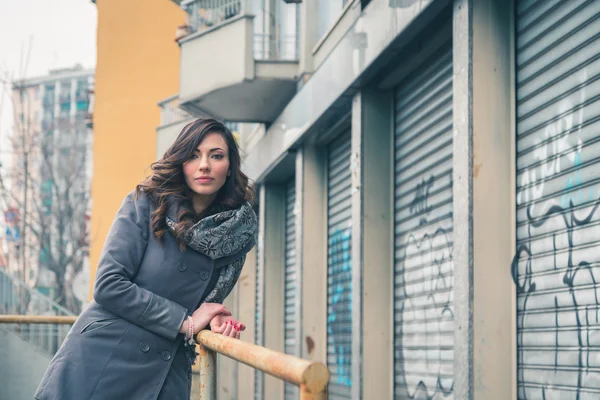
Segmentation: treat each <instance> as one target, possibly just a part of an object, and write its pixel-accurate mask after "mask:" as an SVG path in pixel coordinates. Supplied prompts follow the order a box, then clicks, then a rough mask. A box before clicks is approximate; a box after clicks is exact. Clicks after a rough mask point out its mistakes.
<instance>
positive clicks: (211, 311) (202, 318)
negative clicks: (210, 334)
mask: <svg viewBox="0 0 600 400" xmlns="http://www.w3.org/2000/svg"><path fill="white" fill-rule="evenodd" d="M216 315H224V316H229V315H231V313H230V312H229V310H227V308H225V307H224V306H223V305H222V304H219V303H202V304H201V305H200V307H198V309H197V310H196V311H194V313H193V314H192V320H193V321H194V335H196V334H197V333H198V332H200V331H201V330H202V329H204V328H205V327H206V326H207V325H208V323H209V322H210V321H211V320H212V319H213V318H214V317H215V316H216ZM188 328H189V327H188V319H187V318H186V319H185V320H184V321H183V324H182V325H181V328H180V329H179V332H181V333H186V332H187V330H188Z"/></svg>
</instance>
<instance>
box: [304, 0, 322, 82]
mask: <svg viewBox="0 0 600 400" xmlns="http://www.w3.org/2000/svg"><path fill="white" fill-rule="evenodd" d="M318 1H320V0H303V1H302V3H300V9H299V11H300V29H299V32H300V37H299V40H300V45H299V49H300V54H299V57H300V71H299V75H300V76H303V77H304V78H303V82H306V81H307V80H308V78H309V77H310V75H311V74H312V73H313V68H314V65H313V54H312V49H313V47H314V45H315V44H316V43H317V41H318V40H319V32H318V29H317V21H318V18H317V3H318Z"/></svg>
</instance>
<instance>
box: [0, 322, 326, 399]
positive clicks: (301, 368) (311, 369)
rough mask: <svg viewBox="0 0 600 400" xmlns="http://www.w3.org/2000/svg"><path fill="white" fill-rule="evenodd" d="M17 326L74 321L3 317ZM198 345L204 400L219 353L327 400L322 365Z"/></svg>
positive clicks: (214, 339)
mask: <svg viewBox="0 0 600 400" xmlns="http://www.w3.org/2000/svg"><path fill="white" fill-rule="evenodd" d="M15 323H18V324H32V325H39V324H64V325H65V326H67V327H68V326H69V325H72V324H74V323H75V317H74V316H68V317H42V316H33V315H28V316H24V315H0V327H2V324H15ZM196 341H197V343H198V344H199V347H200V356H199V357H198V363H199V368H200V382H199V386H200V399H202V400H216V398H217V353H219V354H221V355H224V356H226V357H229V358H231V359H233V360H235V361H237V362H241V363H243V364H246V365H248V366H250V367H251V368H254V369H256V370H260V371H262V372H264V373H267V374H269V375H271V376H274V377H275V378H277V379H280V380H283V381H285V382H287V383H291V384H293V385H296V386H298V387H299V388H300V400H325V399H327V384H328V382H329V376H330V374H329V370H328V369H327V367H326V366H325V365H324V364H323V363H319V362H311V361H308V360H303V359H301V358H298V357H294V356H291V355H288V354H283V353H280V352H277V351H273V350H270V349H267V348H265V347H261V346H257V345H254V344H251V343H248V342H244V341H241V340H239V339H233V338H230V337H227V336H223V335H221V334H218V333H214V332H210V331H202V332H200V333H199V334H198V335H197V336H196Z"/></svg>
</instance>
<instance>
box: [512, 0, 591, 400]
mask: <svg viewBox="0 0 600 400" xmlns="http://www.w3.org/2000/svg"><path fill="white" fill-rule="evenodd" d="M516 12H517V16H516V31H517V32H516V52H517V54H516V56H517V65H516V79H517V88H516V89H517V92H516V93H517V95H516V97H517V98H516V104H517V110H516V115H517V140H516V146H517V154H516V162H517V165H516V171H517V188H516V190H517V192H516V195H517V196H516V201H517V213H516V215H517V221H516V222H517V232H516V238H517V254H516V256H515V261H514V262H513V265H512V274H513V278H514V279H515V283H516V286H517V346H518V347H517V384H518V391H517V394H518V398H519V399H558V398H560V399H567V400H568V399H598V398H600V357H599V355H600V351H599V347H598V346H600V307H599V299H600V293H599V290H598V286H597V282H598V279H600V268H599V265H600V264H599V263H600V251H598V244H599V242H600V211H599V210H598V205H599V202H600V201H599V196H600V164H599V162H600V1H597V0H590V1H584V0H569V1H563V0H544V1H519V0H518V1H517V3H516Z"/></svg>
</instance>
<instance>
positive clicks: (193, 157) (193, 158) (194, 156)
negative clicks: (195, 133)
mask: <svg viewBox="0 0 600 400" xmlns="http://www.w3.org/2000/svg"><path fill="white" fill-rule="evenodd" d="M197 158H199V157H198V155H197V154H192V158H191V159H192V160H195V159H197Z"/></svg>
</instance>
